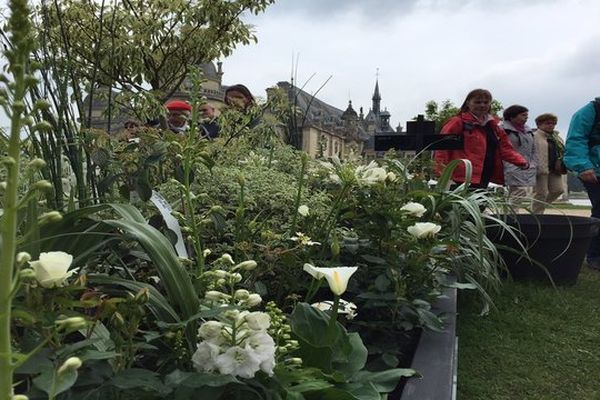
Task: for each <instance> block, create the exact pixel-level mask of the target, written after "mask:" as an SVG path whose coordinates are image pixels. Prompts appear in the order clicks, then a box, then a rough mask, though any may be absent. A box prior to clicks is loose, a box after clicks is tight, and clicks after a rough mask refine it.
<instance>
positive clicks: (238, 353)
mask: <svg viewBox="0 0 600 400" xmlns="http://www.w3.org/2000/svg"><path fill="white" fill-rule="evenodd" d="M215 365H216V367H217V368H218V369H219V372H220V373H222V374H225V375H227V374H231V375H233V376H240V377H242V378H253V377H254V374H255V373H256V372H257V371H258V370H259V369H260V359H259V358H258V357H257V355H256V353H255V352H254V351H253V350H252V348H250V347H249V346H246V347H239V346H234V347H230V348H229V349H227V351H226V352H225V353H223V354H220V355H219V356H217V359H216V362H215Z"/></svg>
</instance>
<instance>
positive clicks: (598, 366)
mask: <svg viewBox="0 0 600 400" xmlns="http://www.w3.org/2000/svg"><path fill="white" fill-rule="evenodd" d="M495 303H496V307H497V309H495V310H492V311H491V312H490V314H489V315H487V316H485V317H480V316H479V315H478V311H479V309H478V308H477V306H476V305H475V303H474V302H473V301H472V298H470V297H469V296H462V297H461V298H459V316H458V341H459V350H458V399H459V400H466V399H476V400H479V399H482V400H483V399H485V400H516V399H528V400H529V399H534V400H537V399H540V400H542V399H543V400H559V399H560V400H566V399H569V400H570V399H585V400H593V399H600V273H598V272H595V271H591V270H589V269H587V268H586V267H584V268H583V270H582V273H581V275H580V276H579V281H578V283H577V284H576V285H574V286H569V287H559V288H557V289H555V288H553V287H552V286H550V285H545V284H541V283H537V284H534V283H515V282H506V283H505V285H504V287H503V289H502V292H501V293H500V294H499V295H498V296H497V297H496V300H495Z"/></svg>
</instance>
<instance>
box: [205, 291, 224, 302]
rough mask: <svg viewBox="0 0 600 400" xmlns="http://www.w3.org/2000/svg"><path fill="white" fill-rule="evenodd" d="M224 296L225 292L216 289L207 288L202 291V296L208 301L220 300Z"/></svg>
mask: <svg viewBox="0 0 600 400" xmlns="http://www.w3.org/2000/svg"><path fill="white" fill-rule="evenodd" d="M226 297H227V295H226V294H225V293H222V292H219V291H218V290H209V291H208V292H206V293H204V298H205V299H206V300H210V301H221V300H223V299H225V298H226Z"/></svg>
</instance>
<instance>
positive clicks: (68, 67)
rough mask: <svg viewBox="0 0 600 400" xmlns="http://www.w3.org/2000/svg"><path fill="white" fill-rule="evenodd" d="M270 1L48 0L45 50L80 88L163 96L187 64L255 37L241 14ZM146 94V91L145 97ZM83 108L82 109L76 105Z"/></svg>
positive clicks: (42, 25)
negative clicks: (50, 1) (104, 88)
mask: <svg viewBox="0 0 600 400" xmlns="http://www.w3.org/2000/svg"><path fill="white" fill-rule="evenodd" d="M273 2H274V0H144V1H142V0H114V1H113V2H111V3H110V4H107V2H106V0H101V1H90V0H53V2H52V4H48V3H47V2H46V1H42V5H41V6H40V7H39V18H38V22H39V23H38V35H39V37H40V40H41V41H42V42H43V43H44V44H45V46H44V48H45V49H46V52H47V54H45V56H46V57H44V58H45V59H46V60H48V61H49V62H51V63H53V64H54V65H55V66H56V67H57V68H60V69H62V70H63V71H69V75H70V78H71V80H72V82H71V83H72V85H73V90H74V96H75V97H76V100H79V101H81V97H82V96H81V95H79V93H78V91H80V90H86V91H87V92H88V93H92V94H93V91H94V89H95V88H98V87H109V88H114V89H115V90H116V91H117V92H118V93H123V94H130V95H131V94H141V95H146V96H147V98H150V99H154V100H157V101H158V102H159V103H161V104H162V103H163V102H164V101H165V100H167V99H168V98H169V97H170V96H172V94H173V93H174V92H176V91H177V90H179V89H180V87H181V85H182V83H183V82H184V80H185V79H186V78H187V77H188V74H189V72H190V68H192V67H194V66H198V65H200V64H202V63H206V62H210V61H212V60H214V59H216V58H219V57H222V56H227V55H229V54H231V52H232V51H233V49H235V47H236V46H237V45H239V44H249V43H250V42H252V41H256V37H255V36H254V34H253V32H252V30H251V26H250V25H248V24H246V23H244V22H243V20H242V16H243V14H244V13H248V12H249V13H253V14H258V13H260V12H262V11H264V10H265V9H266V8H267V6H268V5H270V4H272V3H273ZM148 95H150V96H149V97H148ZM80 111H82V110H80Z"/></svg>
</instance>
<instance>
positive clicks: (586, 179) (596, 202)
mask: <svg viewBox="0 0 600 400" xmlns="http://www.w3.org/2000/svg"><path fill="white" fill-rule="evenodd" d="M598 110H600V97H596V99H595V100H594V101H591V102H589V103H588V104H586V105H585V106H583V107H582V108H580V109H579V110H578V111H577V112H576V113H575V114H574V115H573V118H571V123H570V124H569V132H568V133H567V142H566V143H565V157H564V162H565V165H566V166H567V168H568V169H570V170H571V171H575V172H576V173H577V176H578V177H579V179H581V182H583V185H584V186H585V190H586V191H587V193H588V197H589V198H590V201H591V202H592V217H594V218H600V183H598V176H599V175H600V123H599V122H598V121H600V116H597V113H598ZM587 263H588V265H589V266H590V267H591V268H593V269H595V270H598V271H600V232H599V234H598V236H596V237H595V238H593V239H592V242H591V243H590V247H589V248H588V252H587Z"/></svg>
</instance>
